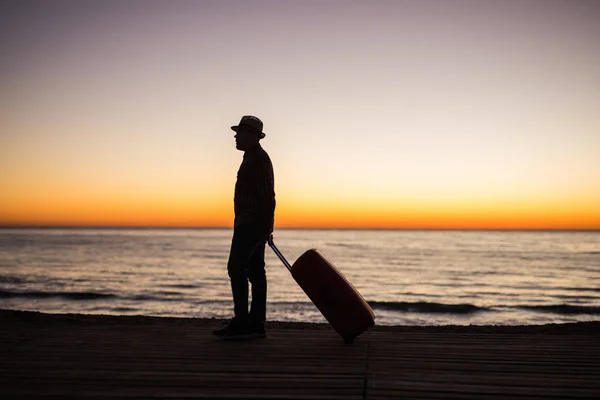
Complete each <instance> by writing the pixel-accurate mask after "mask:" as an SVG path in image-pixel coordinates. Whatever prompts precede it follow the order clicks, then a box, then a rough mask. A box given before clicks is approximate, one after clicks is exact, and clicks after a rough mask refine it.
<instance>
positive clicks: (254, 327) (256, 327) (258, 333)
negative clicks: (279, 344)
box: [249, 321, 267, 339]
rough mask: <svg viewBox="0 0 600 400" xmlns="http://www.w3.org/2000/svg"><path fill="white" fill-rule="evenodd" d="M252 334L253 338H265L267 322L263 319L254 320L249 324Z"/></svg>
mask: <svg viewBox="0 0 600 400" xmlns="http://www.w3.org/2000/svg"><path fill="white" fill-rule="evenodd" d="M249 331H250V334H251V335H252V337H253V338H261V339H262V338H265V337H267V332H266V331H265V324H264V323H263V322H262V321H258V322H252V323H251V324H250V326H249Z"/></svg>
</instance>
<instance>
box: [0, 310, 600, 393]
mask: <svg viewBox="0 0 600 400" xmlns="http://www.w3.org/2000/svg"><path fill="white" fill-rule="evenodd" d="M223 322H224V321H222V320H216V319H193V318H157V317H141V316H140V317H124V316H104V315H83V314H42V313H35V312H21V311H0V327H1V329H0V354H2V357H0V398H2V399H11V398H20V399H22V398H26V399H34V398H57V399H58V398H61V399H65V398H103V399H104V398H150V397H152V398H198V399H222V398H237V399H261V398H265V399H387V398H390V399H394V398H419V399H448V398H451V399H467V398H469V399H471V398H472V399H482V398H490V399H492V398H493V399H499V398H507V399H508V398H510V399H524V398H536V399H541V398H576V399H594V398H598V397H600V340H599V339H600V322H586V323H576V324H562V325H542V326H516V327H515V326H513V327H507V326H439V327H432V326H429V327H416V326H381V327H380V326H376V327H375V328H374V329H373V330H372V331H370V332H368V333H365V334H363V335H362V336H360V337H359V338H358V340H357V342H356V343H355V344H354V345H344V344H343V341H342V340H341V339H340V338H339V337H338V336H336V334H335V332H333V330H332V329H331V328H330V327H329V326H328V325H326V324H304V323H281V322H269V323H268V324H267V329H268V337H267V338H266V339H260V340H252V341H234V342H231V341H221V340H219V339H217V338H215V337H214V336H212V335H211V330H212V329H214V328H216V327H218V326H221V325H222V324H223Z"/></svg>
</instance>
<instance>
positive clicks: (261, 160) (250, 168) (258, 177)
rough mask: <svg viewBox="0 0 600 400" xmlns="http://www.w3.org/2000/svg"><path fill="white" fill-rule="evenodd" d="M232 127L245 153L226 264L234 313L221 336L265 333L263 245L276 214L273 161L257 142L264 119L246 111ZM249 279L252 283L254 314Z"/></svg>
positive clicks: (244, 336)
mask: <svg viewBox="0 0 600 400" xmlns="http://www.w3.org/2000/svg"><path fill="white" fill-rule="evenodd" d="M231 129H232V130H233V131H235V144H236V148H237V149H238V150H240V151H243V152H244V158H243V161H242V164H241V165H240V169H239V171H238V173H237V181H236V183H235V194H234V211H235V220H234V228H233V238H232V240H231V250H230V253H229V261H228V263H227V272H228V274H229V279H230V281H231V291H232V294H233V304H234V309H233V310H234V317H233V319H232V320H231V322H230V323H229V325H227V326H226V327H224V328H223V329H219V330H215V331H214V332H213V333H214V334H215V335H217V336H218V337H220V338H223V339H244V338H254V337H265V336H266V332H265V327H264V321H265V319H266V318H265V317H266V303H267V277H266V273H265V244H266V242H267V238H268V237H269V235H270V234H271V233H272V232H273V222H274V216H275V190H274V178H273V165H272V163H271V159H270V158H269V155H268V154H267V152H266V151H265V150H264V149H263V148H262V146H261V145H260V143H259V141H260V140H261V139H262V138H264V137H265V134H264V132H263V131H262V130H263V123H262V121H261V120H260V119H258V118H257V117H254V116H251V115H245V116H243V117H242V119H241V120H240V123H239V124H238V125H236V126H232V127H231ZM248 281H250V283H251V285H252V304H251V306H250V312H248Z"/></svg>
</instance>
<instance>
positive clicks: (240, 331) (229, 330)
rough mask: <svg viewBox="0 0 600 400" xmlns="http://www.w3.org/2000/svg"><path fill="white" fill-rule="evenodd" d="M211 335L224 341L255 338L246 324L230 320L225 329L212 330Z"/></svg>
mask: <svg viewBox="0 0 600 400" xmlns="http://www.w3.org/2000/svg"><path fill="white" fill-rule="evenodd" d="M213 335H215V336H217V337H219V338H221V339H226V340H240V339H251V338H253V337H255V336H254V334H253V333H252V332H251V330H250V327H249V326H248V324H244V323H241V322H239V321H237V320H236V319H232V320H231V322H230V323H229V325H227V326H226V327H225V328H222V329H217V330H214V331H213Z"/></svg>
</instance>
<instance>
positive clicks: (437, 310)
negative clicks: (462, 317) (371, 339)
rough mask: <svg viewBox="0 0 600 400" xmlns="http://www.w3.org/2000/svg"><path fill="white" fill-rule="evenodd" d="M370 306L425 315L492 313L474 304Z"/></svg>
mask: <svg viewBox="0 0 600 400" xmlns="http://www.w3.org/2000/svg"><path fill="white" fill-rule="evenodd" d="M369 305H370V306H371V307H372V308H374V309H380V310H392V311H405V312H413V313H425V314H471V313H475V312H481V311H490V309H489V308H486V307H479V306H476V305H473V304H442V303H433V302H426V301H418V302H405V301H399V302H396V301H372V302H369Z"/></svg>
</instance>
